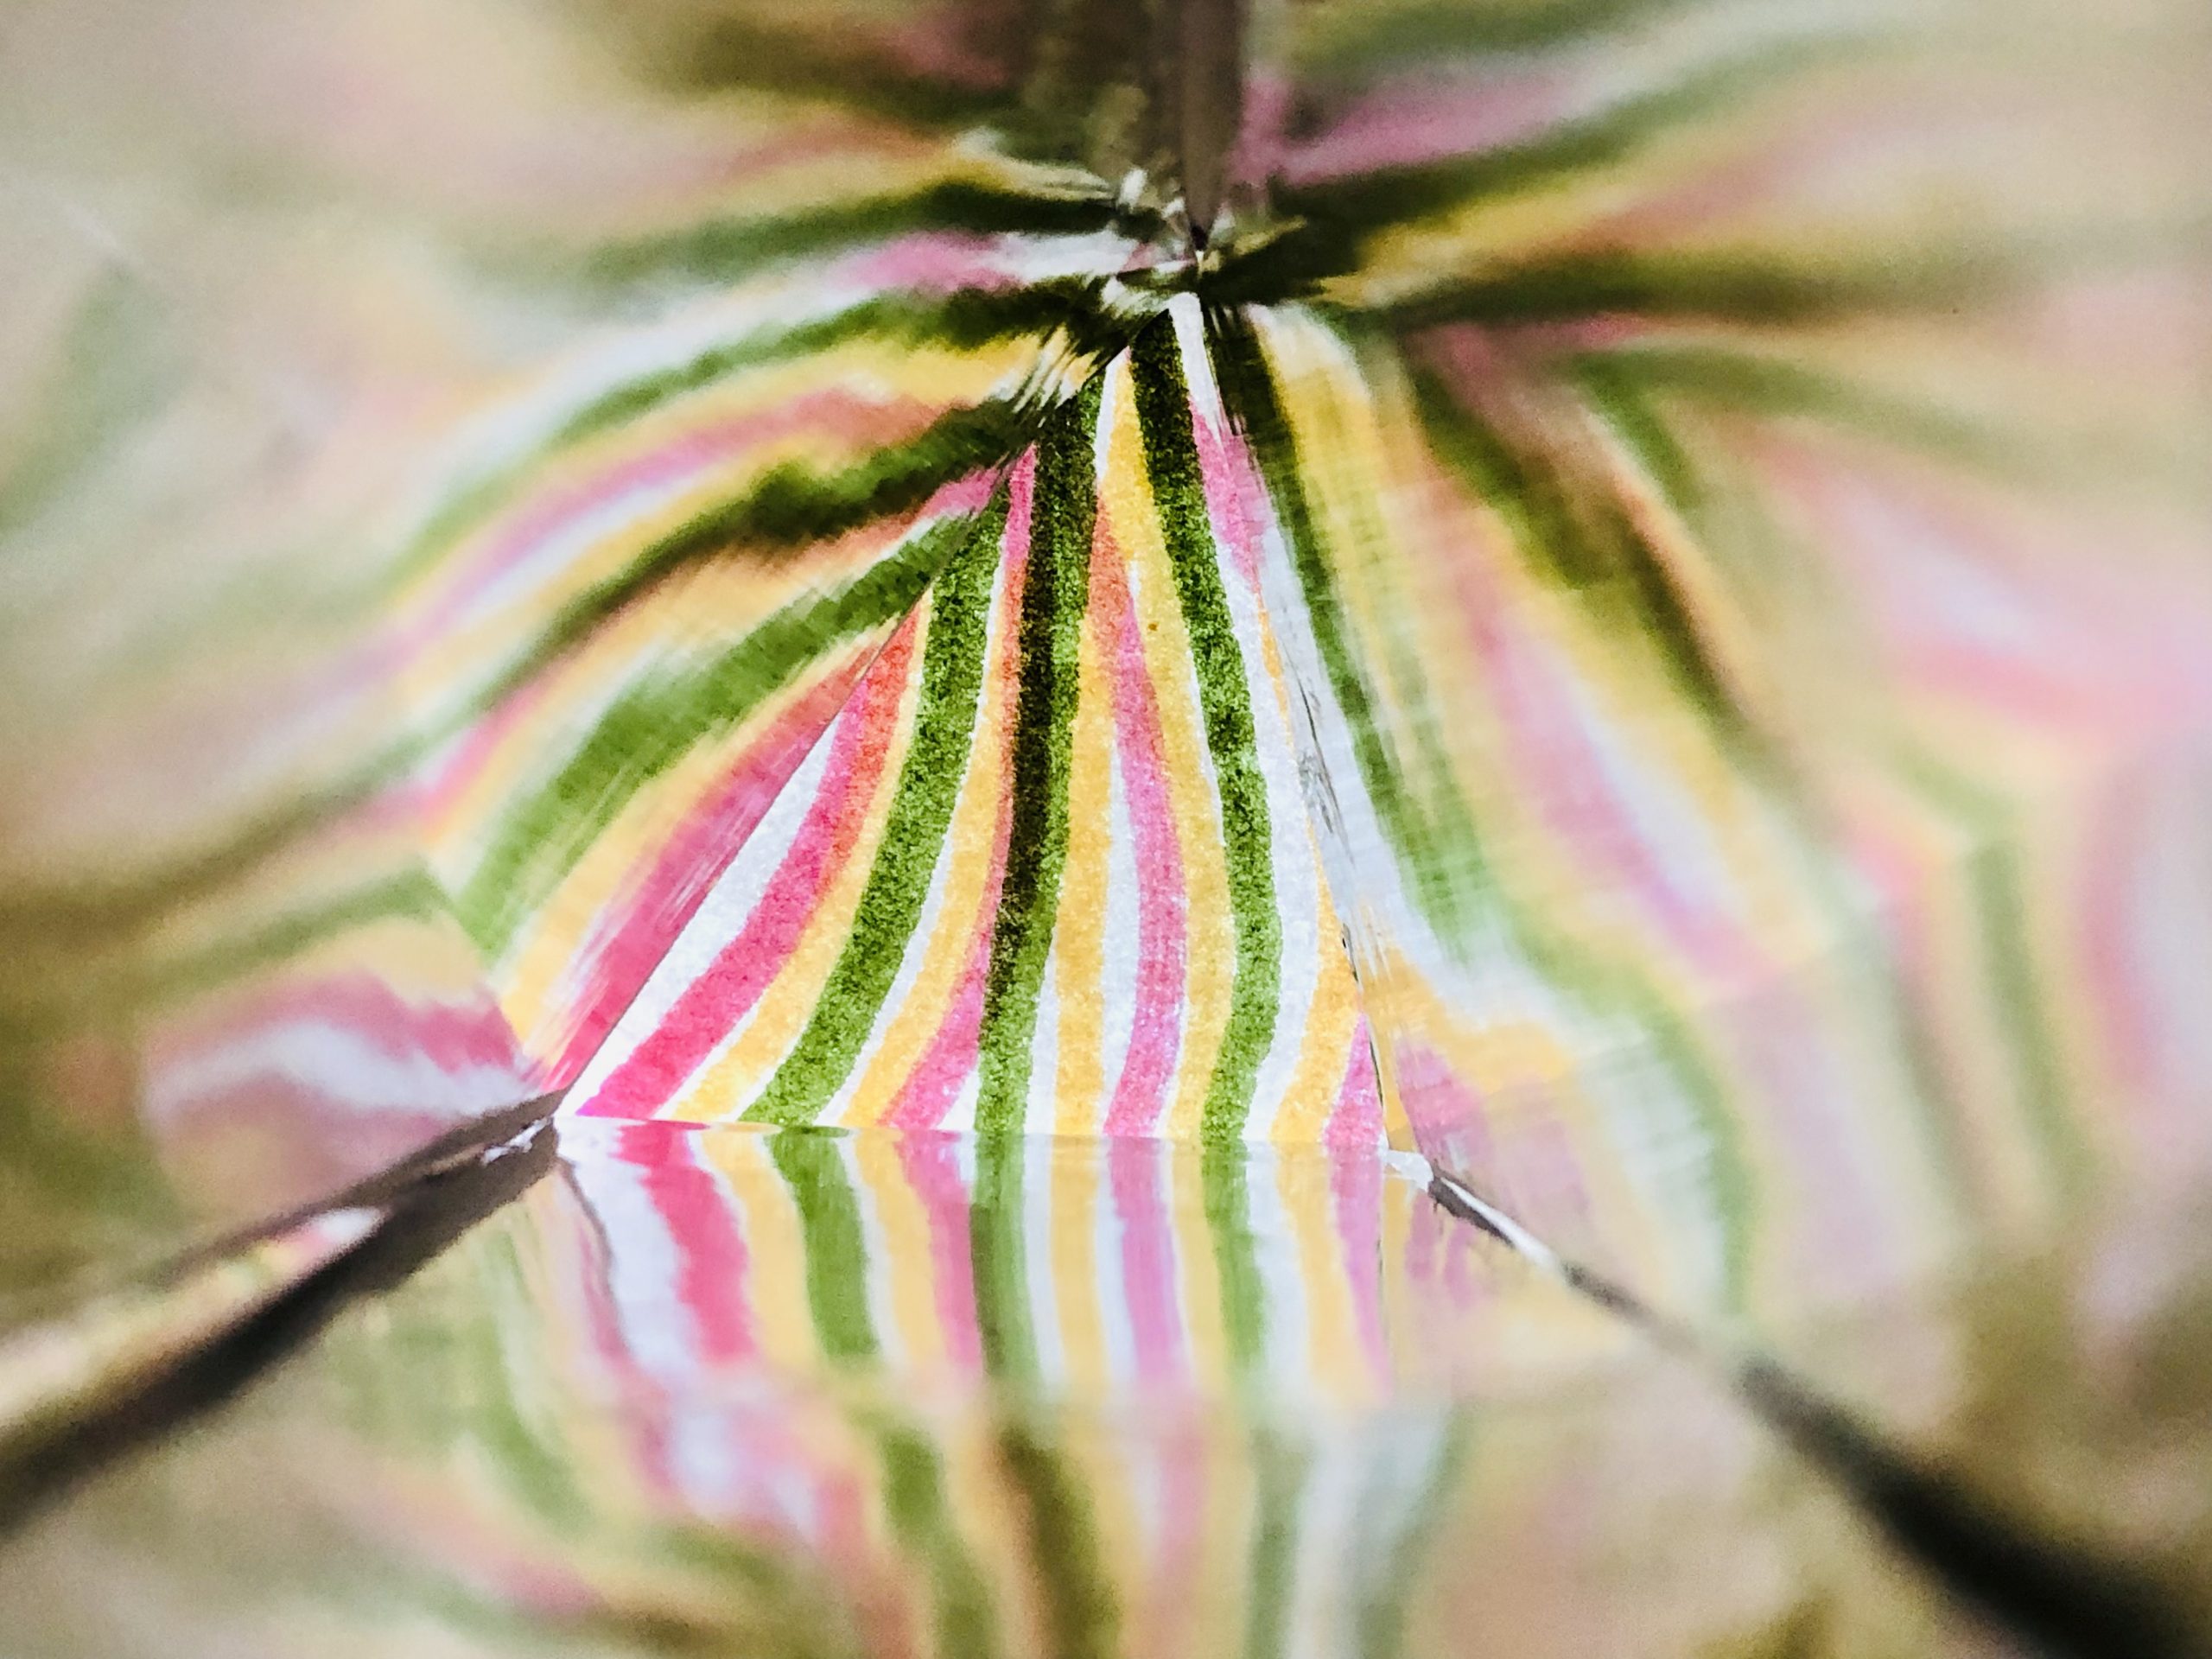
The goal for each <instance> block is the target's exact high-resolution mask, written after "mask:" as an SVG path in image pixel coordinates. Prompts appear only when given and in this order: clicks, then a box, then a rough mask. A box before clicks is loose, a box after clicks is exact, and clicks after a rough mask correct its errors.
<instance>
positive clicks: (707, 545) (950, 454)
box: [0, 400, 1043, 937]
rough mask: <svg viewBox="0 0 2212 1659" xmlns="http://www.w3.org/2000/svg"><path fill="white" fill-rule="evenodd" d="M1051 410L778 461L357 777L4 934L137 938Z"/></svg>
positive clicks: (11, 903) (38, 909) (916, 500)
mask: <svg viewBox="0 0 2212 1659" xmlns="http://www.w3.org/2000/svg"><path fill="white" fill-rule="evenodd" d="M1042 412H1043V411H1042V410H1039V409H1037V408H1035V407H1033V406H1032V405H1030V404H1026V403H1024V402H1020V401H1018V400H992V401H988V402H986V403H983V404H976V405H975V406H974V407H971V408H965V409H957V410H950V411H949V412H948V413H946V414H945V415H944V416H941V417H939V418H938V420H937V421H936V422H934V423H932V424H931V426H930V427H929V428H928V429H926V430H925V431H923V432H920V433H918V434H916V435H914V436H913V437H912V438H910V439H908V440H907V441H906V442H904V443H898V444H892V445H888V446H887V447H885V448H880V449H877V450H874V451H873V452H871V453H870V454H867V455H865V456H863V457H862V458H861V459H860V460H858V461H854V462H853V463H851V464H850V465H848V466H845V467H839V468H837V469H836V470H834V471H830V472H827V473H824V472H822V471H820V470H818V469H817V468H815V467H810V466H806V465H804V464H802V463H798V462H792V463H790V464H787V465H785V466H782V467H775V468H773V469H772V470H771V471H769V472H768V473H766V474H764V475H763V476H762V477H761V478H760V479H759V480H756V481H755V483H754V485H753V488H752V489H750V490H749V491H747V493H745V494H743V495H741V496H739V497H737V498H736V499H734V500H731V501H728V502H725V503H723V504H722V505H720V506H717V507H715V508H713V509H711V510H709V512H704V513H702V514H701V515H700V516H699V517H698V518H695V519H693V520H692V521H691V522H690V523H689V524H684V525H682V526H680V527H678V528H677V529H676V530H674V531H671V532H670V533H669V534H668V535H666V536H664V537H661V538H660V539H659V540H658V541H656V542H654V543H652V544H651V545H649V546H648V547H647V548H646V549H645V550H644V552H643V553H642V554H640V555H639V557H638V558H637V559H636V560H634V561H633V562H632V563H631V564H630V565H628V566H627V567H626V568H625V569H623V570H621V571H620V572H619V573H618V574H616V575H612V576H609V577H607V579H606V580H604V581H602V582H597V583H595V584H594V585H593V586H592V587H590V588H587V589H586V590H585V591H584V592H582V594H578V595H577V596H576V597H575V598H574V599H573V600H571V601H569V603H568V604H567V605H565V606H563V607H562V609H561V610H560V611H559V612H558V613H556V615H555V617H554V619H553V620H552V621H551V622H550V624H548V626H546V628H545V630H544V632H542V633H541V634H540V635H539V636H538V638H537V639H536V640H535V641H533V642H532V643H531V645H529V646H527V647H525V648H524V650H523V651H522V652H520V654H518V656H517V657H516V658H514V659H513V660H512V662H510V663H509V664H507V665H506V667H505V668H504V669H502V670H501V671H499V672H498V673H497V674H496V675H495V676H494V677H493V678H492V679H491V680H490V682H489V683H486V685H485V686H484V687H483V689H482V690H480V691H479V692H477V693H476V694H475V695H474V696H472V697H470V698H469V699H468V701H467V703H466V704H464V705H463V706H461V707H459V708H456V709H452V710H450V711H448V713H447V714H445V715H442V717H440V718H439V719H438V720H437V721H435V722H433V723H432V724H430V725H429V727H428V728H426V729H424V730H423V731H420V732H416V733H414V734H410V735H409V736H408V737H406V738H405V739H404V740H402V741H400V742H398V743H397V744H395V745H394V746H393V747H391V749H390V750H389V751H387V752H386V753H384V754H382V755H379V756H378V757H377V758H376V759H375V760H372V761H371V762H369V763H367V764H366V765H365V766H362V767H361V768H359V770H358V771H356V772H353V774H351V775H349V776H348V777H346V778H344V779H340V780H339V781H338V782H336V783H334V784H333V785H330V786H329V787H328V788H327V790H325V791H321V792H319V793H317V794H316V795H315V796H313V797H311V798H308V799H305V800H301V801H296V802H289V803H287V804H286V805H285V806H284V807H283V810H279V811H277V812H273V813H271V814H270V815H269V816H268V817H265V818H263V819H260V820H258V821H257V822H255V823H252V824H251V825H249V826H248V827H247V828H245V829H243V830H241V831H239V832H238V833H237V834H236V835H233V836H229V837H226V839H225V840H224V841H222V842H219V843H218V844H216V845H214V846H213V847H210V848H208V849H206V850H204V851H202V852H198V853H195V854H193V855H189V856H188V857H185V858H181V859H178V860H176V861H173V862H171V863H169V864H168V865H167V866H166V867H165V868H161V869H157V870H155V871H152V872H149V873H148V874H144V875H140V876H132V877H129V878H126V879H124V880H119V881H118V880H99V881H91V880H79V881H71V882H67V883H62V884H57V885H55V886H54V887H47V888H43V889H37V888H34V889H31V890H29V891H28V892H23V891H18V892H17V893H12V894H9V895H5V896H4V897H0V935H5V934H10V933H14V932H16V931H19V930H20V931H23V932H26V933H30V934H39V933H46V934H54V933H70V934H75V935H78V936H79V937H82V936H84V935H87V934H94V933H98V934H107V935H113V934H121V933H127V932H130V931H135V930H137V929H138V928H140V927H143V926H146V925H149V924H150V923H152V922H154V921H156V920H158V919H159V918H161V917H162V916H163V915H164V914H167V913H168V912H170V911H171V910H173V909H174V908H175V907H176V906H180V905H181V904H184V903H186V902H188V900H190V899H194V898H198V897H200V896H202V895H204V894H206V893H210V892H213V891H215V890H218V889H219V888H221V887H226V886H228V885H229V884H230V883H231V882H232V881H234V880H238V878H239V877H241V876H243V875H245V874H248V873H250V872H251V870H253V869H254V868H257V866H258V865H259V864H260V862H261V861H263V860H264V858H267V857H268V856H270V855H272V854H274V853H277V852H278V851H280V850H281V849H283V848H285V847H288V846H289V845H291V844H293V843H294V842H296V841H298V840H299V839H300V838H301V837H302V836H306V835H309V834H312V833H313V832H314V831H315V830H317V829H321V827H322V826H323V825H324V824H326V823H328V822H329V821H330V820H331V819H332V818H334V817H336V816H337V815H338V814H340V812H342V811H344V810H346V809H347V808H348V807H352V806H355V805H358V804H360V803H361V802H362V801H364V800H365V799H367V798H370V797H372V796H373V795H374V794H375V793H376V792H377V791H378V790H379V789H381V788H383V787H384V786H385V785H388V784H390V783H391V782H392V781H394V780H395V779H397V778H398V777H400V776H401V775H403V774H404V772H406V771H407V770H408V768H409V767H410V766H413V765H414V764H415V763H416V760H418V759H419V758H420V757H421V755H422V754H423V753H424V751H425V750H426V749H428V748H429V747H430V746H432V745H434V744H435V743H436V742H438V741H441V740H442V739H444V738H446V737H448V736H450V735H452V734H454V732H457V731H460V730H461V729H462V728H466V727H467V725H468V724H469V722H470V721H474V720H476V719H478V718H480V716H481V715H484V714H485V713H486V711H487V710H489V709H493V708H495V707H497V706H498V705H499V703H500V702H503V701H505V699H506V698H507V697H509V696H512V695H513V694H514V693H516V692H518V691H519V690H522V689H523V688H524V686H526V685H528V684H529V683H531V681H532V680H533V679H535V678H537V676H538V675H540V674H542V673H543V672H544V671H545V670H546V669H547V668H549V667H550V666H551V664H554V663H555V662H557V661H558V660H559V659H560V658H563V657H564V656H566V655H567V654H568V653H569V652H571V651H574V650H575V649H576V648H577V647H578V646H579V645H582V644H583V643H584V642H585V641H586V640H588V639H590V638H591V637H592V636H593V635H594V633H596V632H598V631H599V629H600V628H601V627H602V626H605V625H606V624H607V622H608V621H610V620H612V619H613V618H614V617H615V616H616V615H618V614H620V613H621V612H622V610H623V609H624V608H625V607H627V606H628V605H630V604H631V603H632V602H633V601H635V600H637V599H638V598H639V596H640V595H641V594H645V592H647V591H648V590H650V589H651V588H653V587H654V586H656V585H658V583H660V582H664V581H666V580H668V579H669V578H670V577H671V576H673V575H677V573H678V572H680V571H681V570H683V569H686V568H687V567H689V566H690V565H693V564H697V563H702V562H703V561H705V560H707V559H709V558H713V557H717V556H722V555H725V554H728V553H730V552H732V551H734V550H746V551H749V552H753V553H756V554H779V553H790V552H793V551H796V550H800V549H803V548H805V547H809V546H812V545H815V544H817V543H822V542H827V541H830V540H833V539H835V538H836V537H839V536H842V535H845V534H847V533H849V532H850V531H855V530H857V529H859V528H861V526H862V525H864V524H871V523H874V522H876V521H878V520H880V519H884V518H895V517H897V516H899V515H900V514H903V513H906V512H912V510H914V509H915V508H917V507H919V506H920V505H923V504H924V503H925V502H926V501H927V500H928V499H930V497H931V495H933V494H935V493H937V491H938V489H940V488H942V487H943V486H945V485H947V484H950V483H951V482H953V481H955V480H958V479H961V478H965V477H969V476H970V475H972V474H976V473H977V472H980V471H982V470H983V469H984V468H986V467H995V466H998V465H1001V464H1002V463H1003V462H1004V461H1006V459H1007V457H1008V456H1009V455H1012V454H1015V453H1017V452H1018V451H1020V449H1021V448H1022V447H1023V446H1024V445H1026V444H1027V442H1029V440H1030V438H1031V436H1032V435H1033V433H1034V431H1035V429H1036V427H1037V424H1038V421H1039V418H1040V416H1041V414H1042Z"/></svg>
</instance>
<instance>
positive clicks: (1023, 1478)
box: [998, 1408, 1121, 1659]
mask: <svg viewBox="0 0 2212 1659" xmlns="http://www.w3.org/2000/svg"><path fill="white" fill-rule="evenodd" d="M998 1452H999V1463H1000V1466H1001V1468H1002V1469H1003V1470H1004V1471H1005V1472H1006V1478H1007V1485H1008V1486H1009V1487H1011V1488H1012V1489H1013V1491H1014V1498H1015V1501H1016V1503H1018V1504H1019V1505H1020V1510H1021V1517H1022V1521H1023V1523H1024V1525H1025V1527H1026V1529H1027V1533H1028V1535H1029V1562H1030V1566H1031V1567H1032V1569H1033V1571H1034V1573H1036V1576H1037V1582H1038V1587H1039V1591H1040V1592H1041V1599H1042V1600H1043V1602H1044V1612H1045V1630H1046V1643H1045V1650H1046V1652H1047V1653H1049V1654H1052V1656H1054V1659H1106V1656H1108V1655H1111V1654H1115V1653H1118V1652H1120V1651H1121V1646H1120V1638H1121V1607H1120V1605H1119V1600H1118V1598H1117V1597H1116V1594H1115V1590H1114V1580H1113V1575H1112V1574H1111V1573H1109V1572H1108V1571H1107V1569H1106V1565H1105V1561H1104V1560H1103V1552H1102V1550H1101V1549H1100V1548H1099V1541H1098V1527H1097V1522H1096V1517H1095V1516H1093V1515H1092V1513H1091V1509H1090V1499H1089V1495H1088V1494H1087V1493H1086V1492H1085V1491H1084V1481H1083V1476H1082V1472H1081V1470H1080V1469H1079V1468H1077V1469H1074V1470H1071V1468H1070V1466H1069V1465H1068V1461H1067V1459H1066V1457H1065V1453H1064V1452H1063V1450H1062V1448H1061V1447H1059V1446H1056V1445H1055V1444H1054V1443H1053V1441H1052V1437H1051V1435H1050V1434H1049V1433H1048V1432H1046V1431H1043V1430H1040V1429H1039V1427H1037V1426H1035V1425H1033V1424H1032V1423H1030V1422H1028V1421H1025V1420H1024V1418H1023V1417H1022V1415H1021V1414H1020V1408H1016V1410H1015V1411H1014V1412H1012V1413H1010V1414H1008V1416H1007V1419H1006V1421H1004V1422H1003V1423H1002V1424H1001V1427H1000V1428H999V1433H998Z"/></svg>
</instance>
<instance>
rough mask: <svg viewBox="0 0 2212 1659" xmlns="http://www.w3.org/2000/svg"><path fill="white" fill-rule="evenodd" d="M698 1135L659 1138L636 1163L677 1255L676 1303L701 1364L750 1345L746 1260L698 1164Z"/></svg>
mask: <svg viewBox="0 0 2212 1659" xmlns="http://www.w3.org/2000/svg"><path fill="white" fill-rule="evenodd" d="M701 1146H702V1141H701V1140H700V1138H699V1137H698V1136H696V1135H691V1136H687V1137H685V1138H684V1139H683V1140H682V1141H673V1142H671V1141H665V1140H664V1142H663V1144H662V1145H661V1147H658V1154H659V1155H658V1156H657V1157H655V1158H653V1159H652V1161H651V1162H649V1163H646V1164H645V1166H644V1173H645V1192H646V1196H647V1197H648V1198H651V1199H652V1205H653V1208H654V1209H655V1210H657V1211H659V1213H660V1217H661V1219H662V1221H663V1222H664V1223H665V1224H666V1225H667V1227H668V1235H669V1238H670V1240H671V1242H672V1243H674V1245H675V1247H676V1252H677V1269H676V1283H675V1285H674V1286H673V1287H672V1288H673V1290H674V1292H675V1294H676V1297H677V1300H679V1301H680V1302H682V1303H683V1308H684V1311H685V1312H686V1313H689V1314H690V1316H691V1325H692V1330H693V1332H694V1334H695V1335H696V1338H697V1350H698V1357H699V1358H700V1359H702V1361H705V1362H707V1363H729V1362H734V1361H740V1360H746V1359H750V1358H751V1357H753V1353H754V1351H755V1348H756V1344H754V1342H753V1325H752V1320H751V1319H750V1317H749V1314H748V1309H747V1302H746V1283H747V1277H748V1269H749V1268H750V1266H751V1261H750V1258H749V1257H748V1255H747V1252H746V1249H745V1240H744V1239H743V1237H741V1236H740V1235H739V1233H738V1230H737V1226H736V1223H735V1220H734V1217H733V1215H732V1213H731V1211H732V1205H731V1202H730V1199H729V1198H728V1195H727V1194H726V1193H724V1192H723V1191H722V1185H721V1181H720V1180H718V1179H716V1178H715V1176H714V1174H713V1173H711V1172H709V1170H708V1169H707V1168H705V1167H704V1166H702V1164H701V1163H700V1162H699V1161H698V1159H699V1154H700V1147H701Z"/></svg>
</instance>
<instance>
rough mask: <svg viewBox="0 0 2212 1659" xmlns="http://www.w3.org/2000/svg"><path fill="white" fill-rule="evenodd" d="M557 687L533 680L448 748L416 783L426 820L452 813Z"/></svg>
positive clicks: (417, 798)
mask: <svg viewBox="0 0 2212 1659" xmlns="http://www.w3.org/2000/svg"><path fill="white" fill-rule="evenodd" d="M397 661H398V658H397V653H395V655H394V662H395V664H397ZM397 672H398V669H397V666H395V667H394V669H393V673H394V674H395V676H396V675H397ZM554 683H555V682H554V679H553V677H552V676H550V675H545V674H541V675H537V676H535V677H532V678H531V679H530V680H529V681H527V682H526V683H524V684H523V685H522V686H520V687H518V689H517V690H515V691H514V693H513V694H512V696H508V697H506V698H505V700H504V701H502V702H499V704H498V705H497V706H495V707H494V708H493V709H492V710H491V711H490V712H489V713H487V714H486V715H483V716H481V717H480V719H478V720H477V721H476V722H475V723H474V725H473V726H471V727H469V728H468V729H467V731H466V732H464V733H463V734H461V736H460V737H459V738H458V739H456V740H455V741H454V742H452V743H450V744H449V745H448V746H447V747H446V748H445V749H444V750H443V751H442V752H441V753H439V754H438V755H437V756H436V757H435V759H434V760H432V761H431V763H430V764H429V766H427V767H426V768H425V769H424V770H423V772H422V773H421V774H420V775H419V776H418V777H417V779H416V784H415V791H414V799H415V804H416V809H417V810H420V811H421V812H422V813H423V814H424V815H425V817H435V816H436V815H437V814H440V813H442V812H446V811H449V810H452V807H453V805H454V797H455V796H457V795H459V794H460V793H461V791H463V790H465V789H467V787H468V785H470V784H472V783H474V781H475V780H476V779H477V778H478V776H479V775H480V774H481V772H483V769H484V768H485V767H486V766H488V765H489V764H490V763H491V761H492V759H493V756H495V755H496V754H497V753H499V747H500V746H501V745H502V744H503V743H505V741H507V740H508V739H509V738H511V737H512V736H514V735H515V734H516V733H517V732H518V731H519V730H520V729H521V728H523V727H524V724H525V723H526V722H527V721H529V719H530V717H531V715H534V714H535V713H537V709H538V707H539V705H540V704H542V703H543V702H545V700H546V698H547V697H548V696H550V694H551V692H552V690H553V686H554Z"/></svg>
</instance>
